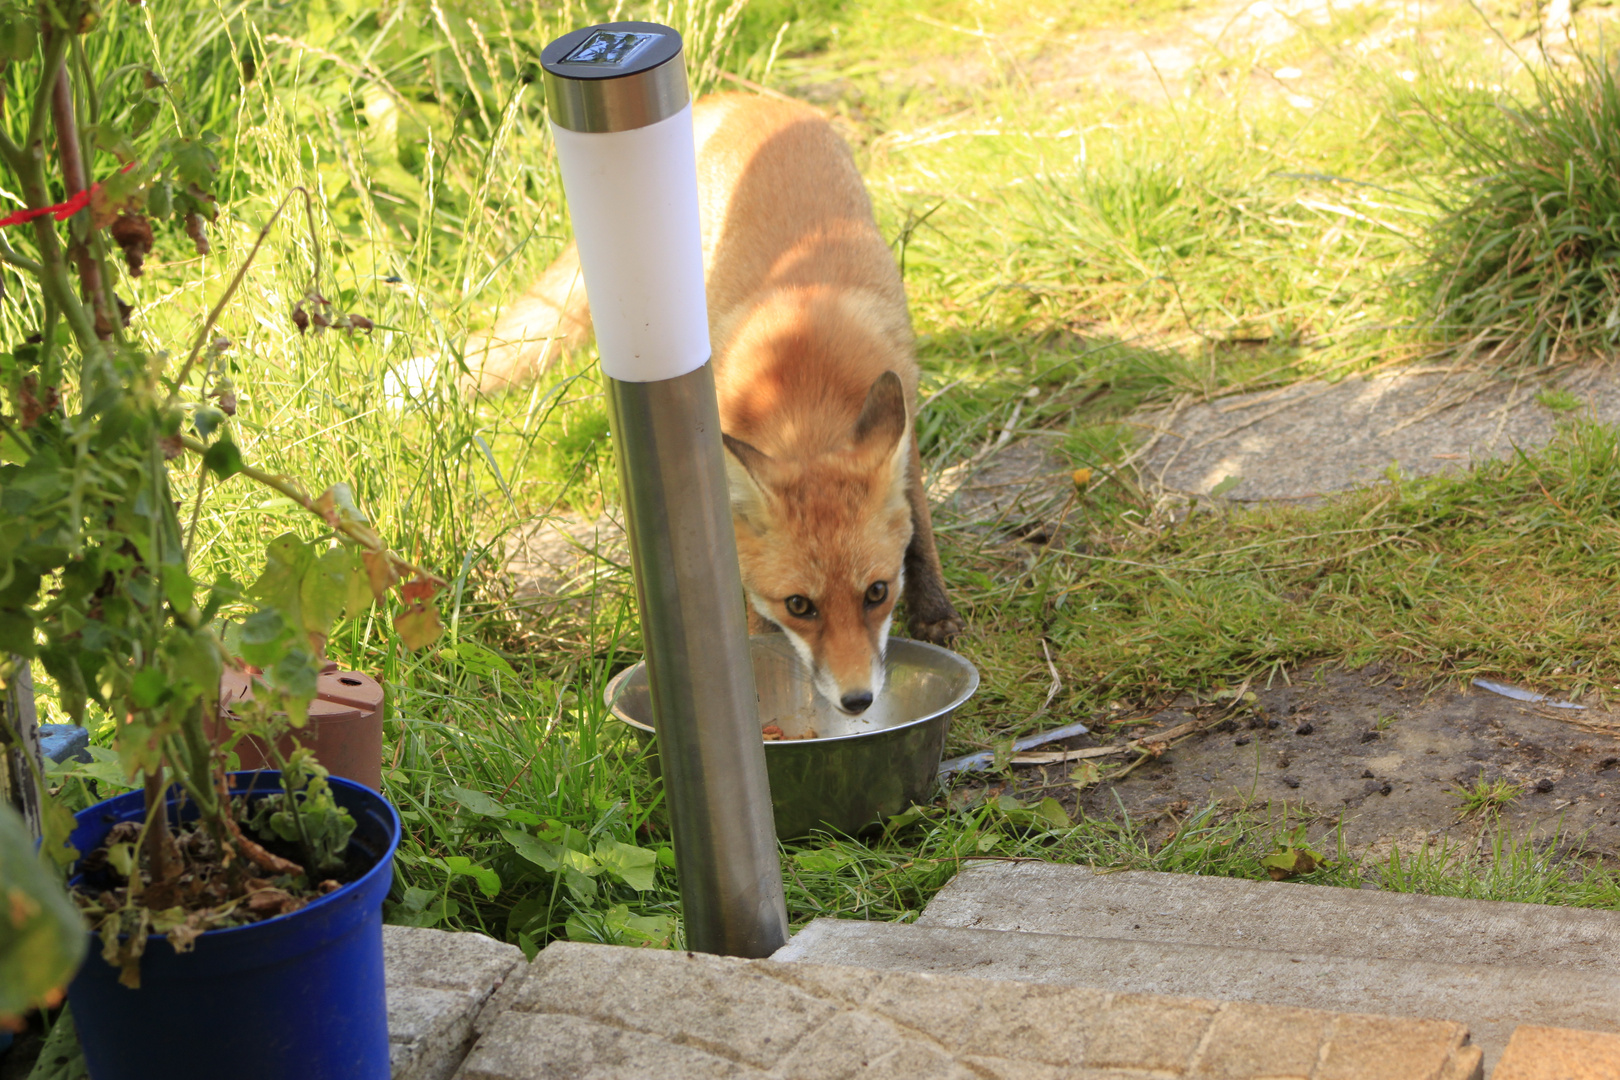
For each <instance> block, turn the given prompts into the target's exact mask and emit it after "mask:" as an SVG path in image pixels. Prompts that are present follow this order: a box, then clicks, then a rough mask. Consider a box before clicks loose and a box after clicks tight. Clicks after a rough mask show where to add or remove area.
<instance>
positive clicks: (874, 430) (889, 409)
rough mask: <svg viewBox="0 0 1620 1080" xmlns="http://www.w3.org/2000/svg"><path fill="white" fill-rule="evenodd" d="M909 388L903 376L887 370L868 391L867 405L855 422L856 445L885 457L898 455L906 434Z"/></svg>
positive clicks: (863, 407)
mask: <svg viewBox="0 0 1620 1080" xmlns="http://www.w3.org/2000/svg"><path fill="white" fill-rule="evenodd" d="M907 419H908V418H907V416H906V390H905V387H903V386H901V385H900V376H898V375H896V374H895V373H894V372H892V371H885V372H884V373H883V374H881V375H879V376H878V377H877V381H875V382H874V383H872V389H870V390H868V391H867V392H866V404H864V405H862V406H861V415H860V417H859V418H857V419H856V421H855V446H856V448H857V449H859V450H861V451H863V452H867V453H877V454H880V455H881V456H882V457H884V458H889V457H892V456H893V455H894V452H895V450H896V448H897V447H898V446H899V445H900V442H901V440H902V438H903V437H904V436H905V433H906V421H907Z"/></svg>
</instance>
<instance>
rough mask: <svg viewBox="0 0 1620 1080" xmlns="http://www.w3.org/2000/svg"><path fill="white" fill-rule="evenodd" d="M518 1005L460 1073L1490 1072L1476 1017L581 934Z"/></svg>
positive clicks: (1062, 1079)
mask: <svg viewBox="0 0 1620 1080" xmlns="http://www.w3.org/2000/svg"><path fill="white" fill-rule="evenodd" d="M855 925H858V924H855ZM892 929H896V930H900V931H906V930H914V929H915V928H913V927H894V928H892ZM924 933H929V932H928V931H924ZM932 933H933V934H936V935H937V934H941V933H950V934H962V933H967V934H973V933H974V932H973V931H965V932H964V931H950V932H942V931H933V932H932ZM980 933H981V936H991V937H999V938H1002V939H1011V940H1014V941H1016V940H1019V939H1020V938H1022V937H1023V935H1010V934H994V933H990V932H980ZM1053 940H1072V939H1053ZM503 999H504V1005H505V1007H504V1009H502V1010H500V1011H499V1012H498V1013H497V1014H496V1015H494V1016H493V1017H492V1018H487V1017H488V1010H487V1009H486V1013H485V1017H481V1018H480V1020H479V1022H478V1024H477V1029H478V1030H479V1031H481V1034H480V1036H479V1037H478V1040H477V1043H476V1045H474V1047H473V1049H472V1052H471V1054H469V1055H468V1057H467V1059H466V1061H465V1063H464V1064H463V1065H462V1067H461V1070H460V1071H459V1072H458V1073H457V1074H456V1075H457V1078H458V1080H644V1078H651V1077H656V1078H657V1080H819V1078H827V1080H833V1078H840V1080H936V1078H937V1080H1168V1078H1180V1080H1480V1075H1481V1073H1480V1055H1479V1051H1478V1049H1477V1048H1476V1047H1473V1046H1470V1045H1468V1044H1467V1039H1468V1033H1467V1030H1466V1028H1464V1026H1463V1025H1461V1024H1457V1023H1451V1022H1447V1021H1435V1020H1402V1019H1393V1018H1389V1017H1381V1016H1361V1015H1343V1014H1333V1013H1326V1012H1319V1011H1313V1010H1309V1009H1299V1008H1275V1007H1267V1006H1259V1005H1249V1004H1233V1003H1217V1002H1212V1001H1201V1000H1195V999H1189V998H1171V997H1160V996H1154V995H1141V994H1116V993H1110V992H1108V991H1104V990H1092V989H1080V988H1075V987H1066V986H1050V985H1031V984H1030V983H1027V982H1001V981H996V980H990V979H983V978H975V979H968V978H957V977H951V976H936V975H927V974H917V973H913V972H906V971H889V972H877V971H872V970H869V969H868V968H866V967H864V966H861V967H841V966H826V965H820V964H810V963H802V962H800V963H779V962H776V961H773V960H739V959H734V958H730V957H719V956H704V955H701V954H694V953H680V952H667V951H662V950H654V949H629V948H617V947H613V946H605V945H582V944H574V943H571V942H555V943H553V944H551V945H549V946H548V947H547V948H546V949H545V951H544V952H542V953H541V954H540V955H539V957H537V958H536V959H535V961H534V963H533V964H532V965H530V966H529V969H528V973H527V975H526V977H524V978H523V979H522V981H521V982H519V983H517V985H516V987H515V989H514V990H512V991H511V992H510V994H507V993H506V992H505V991H503ZM1533 1080H1542V1078H1541V1077H1535V1078H1533Z"/></svg>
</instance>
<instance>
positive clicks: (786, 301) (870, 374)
mask: <svg viewBox="0 0 1620 1080" xmlns="http://www.w3.org/2000/svg"><path fill="white" fill-rule="evenodd" d="M693 125H694V128H695V131H696V138H697V170H698V197H699V202H700V210H701V217H702V228H703V257H704V271H705V275H706V285H707V290H708V309H709V332H710V339H711V342H712V345H713V349H714V355H713V364H714V377H715V384H716V390H717V393H718V396H719V404H720V421H721V428H722V430H723V433H724V434H723V438H724V440H725V446H726V451H727V453H726V468H727V475H728V480H729V483H730V496H731V509H732V518H733V522H734V524H735V527H736V530H737V551H738V558H739V562H740V568H741V571H742V581H743V587H744V589H745V591H746V593H747V596H748V602H749V604H750V606H751V608H752V612H751V618H750V622H751V624H752V625H753V627H754V628H755V629H756V630H763V629H767V628H768V627H767V626H766V625H762V624H770V625H773V626H775V627H778V628H780V629H781V630H782V631H783V632H785V633H786V634H787V635H788V638H789V639H790V640H791V641H792V642H793V644H794V646H795V648H796V649H797V651H798V652H799V655H800V657H801V658H802V659H803V660H804V662H805V665H806V666H807V668H808V669H809V670H810V671H811V673H812V676H813V680H814V684H815V686H816V688H817V690H818V691H819V692H820V693H821V694H822V695H823V696H824V697H825V698H827V699H828V700H829V701H831V702H833V703H835V704H836V705H837V706H838V708H840V709H841V710H842V711H843V712H845V713H848V714H850V715H855V714H859V713H861V712H864V711H865V710H866V708H867V707H868V706H870V705H871V703H872V700H873V697H874V695H876V694H877V693H879V692H880V691H881V690H882V688H883V652H884V645H885V643H886V641H887V639H888V634H889V624H890V621H891V619H892V617H893V614H894V607H895V603H896V602H897V601H898V600H899V599H900V597H901V595H902V593H903V594H904V597H905V601H906V613H907V617H908V629H909V630H910V632H911V634H912V635H913V636H914V637H918V638H921V639H923V640H926V641H933V642H938V643H944V642H948V641H949V640H950V639H951V638H952V637H953V636H955V635H956V634H957V633H959V632H960V631H961V629H962V622H961V620H960V619H959V618H958V617H957V613H956V610H955V609H954V608H953V607H952V606H951V602H950V600H949V598H947V596H946V594H945V585H944V579H943V575H942V573H941V570H940V564H939V555H938V553H937V552H936V550H935V547H934V534H933V528H932V525H931V524H930V521H929V514H928V502H927V499H926V497H925V496H924V494H923V487H922V471H921V464H920V459H919V457H918V452H917V443H916V437H915V433H914V430H913V420H914V416H913V413H914V411H915V407H914V403H915V401H916V397H917V362H916V359H915V357H914V355H913V352H914V344H913V338H912V332H911V320H910V317H909V315H908V314H907V311H906V297H905V292H904V289H903V287H902V285H901V282H900V274H899V272H898V271H897V269H896V267H895V262H894V258H893V256H892V255H891V253H890V251H889V248H888V245H887V244H886V243H884V240H883V237H882V235H881V234H880V233H879V232H878V228H877V223H876V222H875V220H874V219H873V216H872V205H871V201H870V200H869V199H868V197H867V194H866V188H865V186H864V185H863V184H862V182H861V177H860V174H859V172H857V171H856V168H855V162H854V160H853V158H852V157H851V155H850V152H849V149H848V147H846V146H845V145H844V143H843V141H842V140H841V139H840V138H839V137H838V135H837V133H836V132H834V131H833V129H832V126H831V125H830V124H829V123H827V121H826V120H825V119H824V118H823V117H822V116H821V115H820V114H819V113H817V112H816V111H815V110H813V109H811V108H809V107H808V106H804V105H799V104H795V103H791V102H784V101H773V100H768V99H765V98H761V97H753V96H748V95H741V94H727V95H721V96H716V97H711V98H707V99H705V100H703V101H700V102H699V103H698V104H697V105H696V106H695V108H694V110H693ZM578 270H579V257H578V253H577V252H576V251H575V249H574V248H573V247H572V246H570V247H569V248H568V249H566V250H565V251H564V252H563V253H562V255H561V256H559V257H558V259H557V261H556V262H555V263H553V264H552V265H551V267H549V268H548V269H547V270H546V271H545V272H544V273H543V274H542V275H541V277H540V279H539V280H538V281H537V282H536V283H535V285H534V287H533V288H532V289H530V290H529V292H528V293H527V294H525V295H524V296H523V297H522V298H521V299H520V300H518V301H517V302H516V303H515V304H513V305H512V306H511V307H510V308H508V309H507V311H506V312H505V314H504V316H503V317H502V318H501V319H500V320H499V321H498V322H497V323H496V325H495V326H494V327H493V328H492V329H490V330H489V331H487V332H485V333H481V334H476V335H473V336H472V337H470V338H469V339H468V342H467V347H466V356H467V359H468V364H469V366H470V367H471V368H472V369H473V371H474V372H475V379H476V384H477V386H478V387H479V388H480V389H483V390H489V389H493V388H497V387H500V386H504V385H508V384H512V383H515V382H518V381H520V380H522V379H524V378H526V377H529V376H530V375H531V374H532V373H533V372H534V371H535V370H536V369H538V368H539V367H540V366H543V365H545V364H547V363H549V362H550V360H551V359H552V357H553V356H555V355H556V354H557V352H559V351H560V350H567V349H572V348H576V347H578V346H579V345H580V344H582V343H583V341H584V339H585V336H586V335H587V333H588V332H589V325H590V323H589V311H588V308H587V303H586V298H585V296H584V294H583V285H582V284H581V279H580V278H579V273H578Z"/></svg>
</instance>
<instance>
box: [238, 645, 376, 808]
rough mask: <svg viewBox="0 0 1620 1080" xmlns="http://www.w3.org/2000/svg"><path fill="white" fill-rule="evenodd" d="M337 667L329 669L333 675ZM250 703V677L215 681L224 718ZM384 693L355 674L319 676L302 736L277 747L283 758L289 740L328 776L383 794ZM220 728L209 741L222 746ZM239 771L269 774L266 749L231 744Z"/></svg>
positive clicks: (248, 741)
mask: <svg viewBox="0 0 1620 1080" xmlns="http://www.w3.org/2000/svg"><path fill="white" fill-rule="evenodd" d="M335 667H336V665H333V668H334V669H335ZM252 698H253V676H251V675H248V674H247V673H245V672H240V671H227V672H226V673H225V676H224V678H222V679H220V681H219V704H220V708H221V709H223V710H225V711H227V712H229V711H231V707H232V706H233V705H234V704H235V703H237V702H240V701H249V700H252ZM382 719H383V688H382V687H381V686H380V685H379V684H378V683H377V680H376V679H373V678H372V677H371V676H369V675H362V674H360V673H359V672H358V671H337V670H329V671H325V672H322V673H321V675H320V677H319V679H318V680H317V683H316V692H315V700H314V701H312V702H310V703H309V723H308V724H307V725H306V726H305V727H304V728H303V730H301V731H298V732H296V733H290V734H288V735H286V736H283V737H282V739H281V741H280V743H279V744H278V746H277V749H279V750H280V751H281V753H282V755H283V756H285V755H287V754H290V753H292V750H293V739H294V738H295V737H296V738H297V740H298V741H299V742H300V743H302V744H303V745H305V746H307V747H309V748H310V749H311V750H313V751H315V759H316V760H317V761H319V762H320V763H321V764H322V765H324V766H325V767H326V770H327V771H328V772H330V773H331V774H332V775H333V776H341V777H344V778H345V779H348V780H353V781H354V782H355V783H357V784H364V785H365V786H366V787H368V788H370V789H371V790H372V791H381V790H382ZM229 734H230V732H229V730H228V728H227V727H226V725H225V724H223V723H215V724H214V725H213V731H212V732H211V735H212V737H213V738H214V739H215V740H216V741H221V742H222V741H224V739H225V738H227V737H228V736H229ZM236 753H237V755H238V756H239V757H240V758H241V761H242V765H241V767H242V768H243V769H269V768H274V767H275V763H274V762H272V761H271V760H270V758H269V756H268V754H267V753H266V748H265V745H264V743H263V742H262V741H260V740H259V738H258V737H257V736H253V735H249V736H247V737H246V738H244V739H242V740H241V741H239V742H238V743H237V744H236Z"/></svg>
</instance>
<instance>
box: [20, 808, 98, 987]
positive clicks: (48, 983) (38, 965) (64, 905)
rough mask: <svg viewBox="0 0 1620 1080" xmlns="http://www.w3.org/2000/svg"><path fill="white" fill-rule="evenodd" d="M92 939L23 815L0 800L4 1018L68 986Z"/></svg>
mask: <svg viewBox="0 0 1620 1080" xmlns="http://www.w3.org/2000/svg"><path fill="white" fill-rule="evenodd" d="M88 941H89V935H87V934H86V933H85V931H84V921H83V919H81V918H80V916H79V913H78V911H77V909H75V908H74V906H73V901H71V900H69V899H68V897H67V893H65V892H64V891H63V890H62V886H61V885H60V884H59V883H58V882H57V880H56V878H55V876H54V875H53V874H52V873H51V872H50V871H49V870H47V869H46V867H45V864H43V863H41V862H40V860H39V858H38V857H36V856H35V854H34V841H33V838H32V837H31V836H29V835H28V830H27V828H26V827H25V826H24V825H23V821H22V818H21V817H20V816H18V814H17V812H16V811H14V810H12V809H11V807H9V806H6V805H3V804H0V1018H3V1017H10V1016H17V1015H20V1014H21V1013H23V1012H24V1011H26V1010H28V1009H30V1008H32V1007H33V1006H35V1005H37V1004H39V1003H40V1002H41V1000H42V999H43V998H44V997H45V995H46V994H48V993H50V992H51V991H53V990H56V989H58V988H61V987H65V986H66V985H67V982H68V980H69V979H71V978H72V977H73V973H74V971H75V970H77V968H78V966H79V962H80V961H81V960H83V958H84V952H85V945H86V944H87V943H88Z"/></svg>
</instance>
